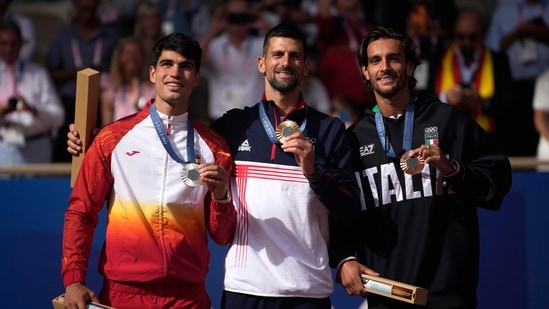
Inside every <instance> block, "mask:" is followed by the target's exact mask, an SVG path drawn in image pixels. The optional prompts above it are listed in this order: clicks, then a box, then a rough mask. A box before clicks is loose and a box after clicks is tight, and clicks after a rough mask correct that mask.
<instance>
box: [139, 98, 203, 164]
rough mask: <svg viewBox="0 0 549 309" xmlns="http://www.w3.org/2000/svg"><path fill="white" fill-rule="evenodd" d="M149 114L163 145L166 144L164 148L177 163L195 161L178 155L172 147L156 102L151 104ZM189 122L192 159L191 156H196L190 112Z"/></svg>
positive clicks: (188, 143) (189, 150) (188, 148)
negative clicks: (185, 159) (183, 158)
mask: <svg viewBox="0 0 549 309" xmlns="http://www.w3.org/2000/svg"><path fill="white" fill-rule="evenodd" d="M149 114H150V115H151V119H152V121H153V124H154V128H155V130H156V134H158V137H159V138H160V141H161V142H162V145H163V146H164V149H166V152H167V153H168V155H170V157H171V158H172V159H173V160H174V161H175V162H177V163H181V164H185V163H191V162H192V163H194V162H193V161H187V162H186V161H184V160H182V159H181V158H180V157H178V156H177V154H176V153H175V151H174V150H173V148H172V145H171V144H170V141H169V140H168V135H167V134H166V132H165V131H164V124H163V123H162V119H160V116H159V115H158V112H157V111H156V107H155V105H154V104H151V105H150V106H149ZM187 122H188V124H187V159H188V160H192V159H191V158H194V128H193V121H192V119H191V114H189V119H188V121H187Z"/></svg>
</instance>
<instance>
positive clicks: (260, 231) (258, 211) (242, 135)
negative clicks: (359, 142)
mask: <svg viewBox="0 0 549 309" xmlns="http://www.w3.org/2000/svg"><path fill="white" fill-rule="evenodd" d="M259 104H263V106H264V107H265V111H266V115H267V118H268V119H269V121H270V122H271V124H272V125H273V127H274V128H276V126H277V125H278V123H279V122H280V121H282V120H285V119H291V120H293V121H295V122H297V123H298V124H300V125H301V124H302V123H303V121H304V119H305V118H306V119H307V123H306V126H305V128H304V130H303V133H304V135H305V136H306V137H307V139H308V140H309V141H310V142H311V143H313V145H314V152H315V159H316V163H317V165H318V166H319V167H320V168H319V169H320V170H321V171H322V172H321V173H320V174H321V176H320V178H319V179H318V180H316V181H314V182H309V180H307V178H305V176H304V175H303V171H302V170H301V168H300V167H299V166H298V164H297V163H296V161H295V158H294V155H293V154H290V153H285V152H284V151H282V150H281V148H280V145H279V144H274V143H272V142H271V140H270V139H269V137H268V135H267V133H266V131H265V129H264V127H263V125H262V122H261V120H260V117H259V106H260V105H259ZM211 127H212V128H213V129H214V130H215V131H217V132H218V133H220V134H221V135H222V136H223V137H224V138H225V139H226V141H227V144H228V145H229V148H230V149H231V153H232V154H233V157H234V159H235V169H234V174H233V176H234V177H232V183H231V187H232V196H233V199H234V205H235V207H236V211H237V228H236V232H235V237H234V240H233V243H232V244H231V246H230V248H229V251H228V253H227V257H226V260H225V281H224V288H225V290H227V291H232V292H237V293H244V294H251V295H258V296H269V297H277V296H282V297H311V298H323V297H328V296H329V295H330V294H331V293H332V291H333V283H332V276H331V271H330V268H329V264H328V251H327V242H328V238H329V233H328V219H329V217H331V218H335V219H337V220H339V221H341V222H348V223H351V222H353V221H354V220H355V218H356V217H357V215H358V207H359V206H358V205H359V200H358V198H359V189H358V186H357V183H356V179H355V178H354V176H353V175H352V169H351V165H350V164H351V159H350V158H351V155H350V148H349V143H348V138H347V135H346V131H345V127H344V125H343V123H342V122H341V121H340V120H339V119H336V118H333V117H330V116H327V115H325V114H323V113H321V112H319V111H317V110H315V109H313V108H311V107H308V106H306V105H305V104H304V102H303V101H302V100H301V104H300V107H299V108H298V109H296V110H294V111H293V112H291V113H290V114H288V115H287V117H285V118H284V119H280V117H279V116H278V115H277V113H276V108H275V106H274V102H272V101H261V102H259V103H258V104H256V105H254V106H252V107H247V108H244V109H238V110H237V109H235V110H231V111H229V112H227V113H226V114H225V115H224V116H223V117H221V118H220V119H219V120H217V121H216V122H214V123H213V124H212V126H211Z"/></svg>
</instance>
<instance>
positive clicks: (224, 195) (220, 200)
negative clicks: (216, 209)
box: [211, 190, 232, 204]
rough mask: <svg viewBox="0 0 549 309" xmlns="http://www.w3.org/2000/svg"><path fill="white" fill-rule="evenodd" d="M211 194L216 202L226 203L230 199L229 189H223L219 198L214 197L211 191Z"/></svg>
mask: <svg viewBox="0 0 549 309" xmlns="http://www.w3.org/2000/svg"><path fill="white" fill-rule="evenodd" d="M211 196H212V200H213V201H214V202H216V203H218V204H227V203H230V202H231V201H232V199H231V194H230V193H229V190H227V191H225V193H224V194H223V195H222V196H221V197H220V198H216V197H215V196H214V194H213V193H212V194H211Z"/></svg>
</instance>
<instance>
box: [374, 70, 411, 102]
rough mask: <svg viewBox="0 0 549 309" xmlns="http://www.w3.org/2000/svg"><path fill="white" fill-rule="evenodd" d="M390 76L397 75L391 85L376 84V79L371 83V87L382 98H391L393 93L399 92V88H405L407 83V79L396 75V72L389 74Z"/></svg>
mask: <svg viewBox="0 0 549 309" xmlns="http://www.w3.org/2000/svg"><path fill="white" fill-rule="evenodd" d="M391 77H398V79H397V80H396V83H395V84H393V85H391V86H385V87H381V86H380V85H379V84H378V81H377V80H376V81H374V82H373V83H371V85H372V89H373V90H374V92H375V93H377V94H379V95H380V96H381V97H383V98H392V97H393V96H394V95H395V94H397V93H399V91H400V90H401V89H404V88H407V86H408V83H407V81H408V80H407V79H402V78H400V76H397V75H396V74H391Z"/></svg>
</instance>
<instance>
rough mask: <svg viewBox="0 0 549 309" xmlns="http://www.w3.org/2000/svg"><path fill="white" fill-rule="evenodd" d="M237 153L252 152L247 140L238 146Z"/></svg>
mask: <svg viewBox="0 0 549 309" xmlns="http://www.w3.org/2000/svg"><path fill="white" fill-rule="evenodd" d="M238 151H252V146H250V143H248V140H245V141H244V142H243V143H242V144H240V146H238Z"/></svg>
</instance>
